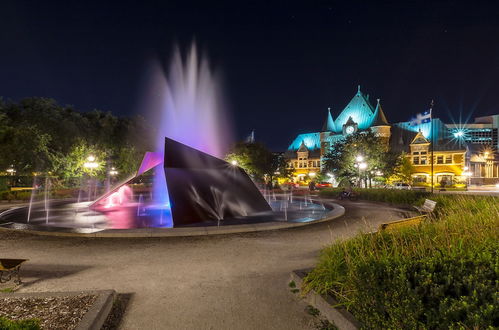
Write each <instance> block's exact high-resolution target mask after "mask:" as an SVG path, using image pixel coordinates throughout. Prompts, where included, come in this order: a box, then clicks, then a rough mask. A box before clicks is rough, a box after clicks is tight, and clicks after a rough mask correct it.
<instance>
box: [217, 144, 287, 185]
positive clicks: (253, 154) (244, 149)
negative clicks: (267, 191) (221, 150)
mask: <svg viewBox="0 0 499 330" xmlns="http://www.w3.org/2000/svg"><path fill="white" fill-rule="evenodd" d="M225 159H226V160H227V161H228V162H232V161H236V162H237V165H238V166H239V167H241V168H243V169H244V170H245V171H246V173H248V174H249V175H251V176H252V177H253V178H254V179H255V180H257V181H264V179H267V180H268V181H269V182H273V181H274V178H275V177H282V178H289V176H290V175H291V171H290V169H288V168H287V163H286V159H285V158H284V157H283V156H282V155H281V154H275V153H272V152H271V151H270V150H268V149H267V148H266V147H265V145H264V144H262V143H259V142H252V143H248V142H239V143H237V144H236V145H235V146H234V148H232V150H231V152H230V153H229V154H227V156H226V157H225ZM276 173H278V174H276Z"/></svg>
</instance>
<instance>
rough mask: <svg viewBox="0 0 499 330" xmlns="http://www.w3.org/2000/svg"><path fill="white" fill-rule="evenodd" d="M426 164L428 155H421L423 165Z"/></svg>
mask: <svg viewBox="0 0 499 330" xmlns="http://www.w3.org/2000/svg"><path fill="white" fill-rule="evenodd" d="M425 164H426V156H421V165H425Z"/></svg>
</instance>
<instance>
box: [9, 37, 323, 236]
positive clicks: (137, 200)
mask: <svg viewBox="0 0 499 330" xmlns="http://www.w3.org/2000/svg"><path fill="white" fill-rule="evenodd" d="M155 72H156V74H157V75H156V78H157V79H156V80H155V81H156V85H155V86H154V91H155V95H156V103H154V102H153V103H154V105H153V106H152V108H154V109H155V110H154V112H155V114H156V117H155V118H154V121H153V122H155V123H159V125H158V134H157V137H156V150H155V151H154V152H148V153H146V154H145V155H144V158H143V160H142V163H141V165H140V167H139V169H138V171H137V172H136V173H135V174H134V175H132V176H131V177H129V178H127V179H126V180H124V181H123V182H121V183H120V184H117V185H116V186H115V187H114V188H111V189H106V190H107V192H106V193H105V194H104V195H102V196H101V197H99V198H97V199H95V200H93V198H91V195H92V194H94V195H95V191H96V188H97V184H96V182H93V185H92V182H91V180H89V182H88V196H87V199H88V201H87V202H82V201H81V200H82V199H83V196H81V191H80V193H79V194H78V200H76V201H50V200H49V199H48V191H46V192H45V200H44V205H43V207H35V205H32V204H33V203H30V206H29V208H18V209H16V210H11V211H7V212H4V213H2V214H0V224H1V223H4V224H5V223H11V225H12V224H13V226H14V227H16V226H17V227H16V228H26V226H31V227H36V228H37V229H42V230H59V229H61V228H62V229H64V228H72V230H76V231H83V232H92V231H98V230H106V229H130V228H140V227H149V228H150V227H153V228H154V227H166V228H170V227H181V226H199V225H203V226H209V225H215V226H220V225H231V224H243V223H256V222H268V221H296V222H303V221H310V220H314V219H319V218H321V217H323V216H324V215H325V214H326V213H327V212H328V211H329V210H328V209H326V208H324V207H323V206H320V205H317V204H315V203H313V202H312V200H311V199H309V200H308V201H307V198H305V206H303V202H302V201H301V200H298V199H299V198H298V197H296V198H295V197H294V196H293V192H291V193H290V194H286V195H285V196H283V197H279V198H277V196H276V194H275V192H273V191H272V194H271V192H270V191H268V192H267V191H265V192H264V194H265V196H264V195H262V193H261V192H260V191H259V190H258V188H257V187H256V186H255V184H254V183H253V182H252V180H251V179H250V177H249V176H248V175H247V174H246V173H245V172H244V170H242V169H241V168H239V167H238V166H236V165H232V164H229V163H227V162H225V161H223V160H222V159H220V157H221V156H223V154H224V153H225V151H227V147H228V146H227V143H228V141H230V139H229V138H228V135H227V131H228V124H227V123H226V118H227V116H226V115H225V113H224V112H223V102H221V98H220V95H221V93H220V91H219V89H218V86H219V84H218V83H217V80H216V77H215V75H214V74H213V73H212V71H211V70H210V68H209V66H208V63H207V61H206V60H204V59H199V58H198V55H197V52H196V50H195V47H193V48H192V49H191V51H190V52H189V54H188V56H187V58H186V60H182V57H181V55H180V52H178V51H177V52H175V55H174V57H173V61H172V64H171V67H170V71H169V76H168V79H166V78H165V75H164V74H163V73H162V70H160V69H157V70H156V71H155ZM158 90H159V91H161V93H159V94H158V93H157V91H158ZM158 95H159V97H158ZM48 186H49V182H46V185H45V189H46V190H47V189H48ZM92 200H93V201H92ZM274 210H275V211H274ZM26 219H29V220H28V221H26ZM27 222H29V224H27ZM23 226H24V227H23ZM47 228H48V229H47Z"/></svg>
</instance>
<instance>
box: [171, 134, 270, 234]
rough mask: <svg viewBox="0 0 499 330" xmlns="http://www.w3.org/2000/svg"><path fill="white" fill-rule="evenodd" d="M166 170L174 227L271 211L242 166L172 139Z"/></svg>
mask: <svg viewBox="0 0 499 330" xmlns="http://www.w3.org/2000/svg"><path fill="white" fill-rule="evenodd" d="M164 169H165V177H166V184H167V187H168V195H169V198H170V205H171V211H172V217H173V222H174V226H178V225H189V224H194V223H198V222H204V221H210V220H211V221H220V220H223V219H228V218H233V217H238V216H246V215H249V214H255V213H259V212H266V211H271V207H270V206H269V204H268V203H267V201H266V200H265V198H264V197H263V196H262V194H261V193H260V191H259V190H258V188H257V187H256V186H255V184H254V183H253V181H251V179H250V177H249V176H248V175H247V174H246V172H245V171H244V170H242V169H241V168H240V167H238V166H235V165H232V164H229V163H228V162H226V161H224V160H221V159H219V158H216V157H213V156H211V155H208V154H206V153H204V152H201V151H199V150H197V149H194V148H191V147H189V146H187V145H185V144H182V143H180V142H177V141H175V140H172V139H169V138H165V152H164Z"/></svg>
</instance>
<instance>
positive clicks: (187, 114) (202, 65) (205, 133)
mask: <svg viewBox="0 0 499 330" xmlns="http://www.w3.org/2000/svg"><path fill="white" fill-rule="evenodd" d="M152 74H153V77H152V78H153V84H152V87H151V88H150V89H149V91H148V94H149V95H150V96H151V97H152V100H149V102H148V103H149V104H150V105H149V107H150V108H151V109H152V111H153V113H152V114H151V117H152V118H153V120H154V121H153V122H154V123H157V126H156V127H157V132H156V138H155V147H156V152H158V153H161V154H162V153H163V148H164V143H165V141H164V138H165V137H169V138H171V139H174V140H176V141H179V142H181V143H183V144H186V145H188V146H190V147H193V148H195V149H198V150H201V151H203V152H206V153H208V154H210V155H212V156H216V157H223V155H224V153H225V152H226V151H227V147H228V144H229V143H230V136H229V134H228V132H230V127H229V125H228V124H229V121H228V120H227V114H226V113H225V109H224V108H225V107H224V103H223V102H222V93H221V90H220V82H219V79H217V77H216V75H215V74H214V73H213V72H212V70H211V69H210V67H209V64H208V61H207V59H206V58H204V57H201V56H199V55H198V52H197V50H196V46H195V45H194V44H193V45H192V46H191V48H190V50H189V51H188V52H187V54H186V56H185V57H183V56H182V54H181V52H180V50H179V49H178V48H177V49H175V51H174V53H173V57H172V60H171V64H170V66H169V69H168V72H167V73H165V71H164V70H163V68H162V66H161V65H160V64H159V63H155V64H154V66H153V72H152ZM151 101H152V102H151ZM153 191H154V192H153V198H154V201H155V202H157V203H159V204H161V205H168V203H169V199H168V190H167V187H166V180H165V176H164V170H163V168H162V167H156V168H155V179H154V188H153Z"/></svg>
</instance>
